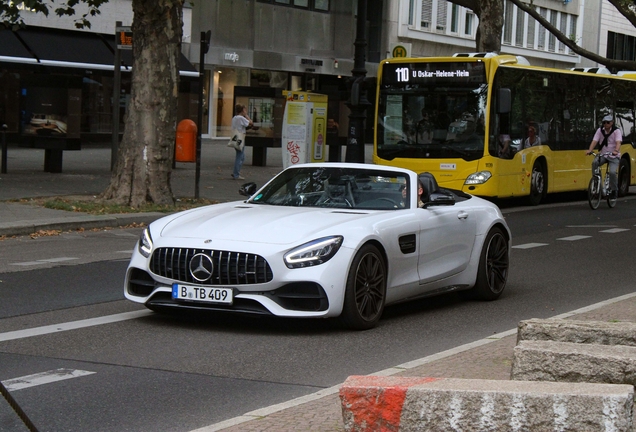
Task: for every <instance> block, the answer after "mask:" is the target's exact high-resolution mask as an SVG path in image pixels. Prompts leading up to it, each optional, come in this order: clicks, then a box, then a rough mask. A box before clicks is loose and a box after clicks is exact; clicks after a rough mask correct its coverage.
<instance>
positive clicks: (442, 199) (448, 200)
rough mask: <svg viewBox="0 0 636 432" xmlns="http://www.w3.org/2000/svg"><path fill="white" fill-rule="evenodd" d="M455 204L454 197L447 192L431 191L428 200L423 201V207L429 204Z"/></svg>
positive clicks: (429, 205)
mask: <svg viewBox="0 0 636 432" xmlns="http://www.w3.org/2000/svg"><path fill="white" fill-rule="evenodd" d="M452 205H455V197H454V196H453V195H451V194H449V193H444V192H433V193H432V194H431V196H430V198H429V200H428V202H426V203H424V208H428V207H431V206H452Z"/></svg>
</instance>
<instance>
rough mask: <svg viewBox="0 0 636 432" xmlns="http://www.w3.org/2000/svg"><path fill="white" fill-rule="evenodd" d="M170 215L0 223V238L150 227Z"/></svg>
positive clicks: (134, 214)
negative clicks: (152, 223)
mask: <svg viewBox="0 0 636 432" xmlns="http://www.w3.org/2000/svg"><path fill="white" fill-rule="evenodd" d="M167 215H168V213H119V214H112V215H103V216H101V215H99V216H67V217H63V218H53V219H49V220H48V221H47V222H42V221H41V220H40V221H33V222H5V223H0V236H20V235H30V234H34V233H36V232H38V231H44V230H60V231H70V230H76V229H80V228H83V229H93V228H116V227H122V226H126V225H131V224H134V223H137V224H144V225H148V224H149V223H151V222H153V221H155V220H157V219H159V218H161V217H163V216H167Z"/></svg>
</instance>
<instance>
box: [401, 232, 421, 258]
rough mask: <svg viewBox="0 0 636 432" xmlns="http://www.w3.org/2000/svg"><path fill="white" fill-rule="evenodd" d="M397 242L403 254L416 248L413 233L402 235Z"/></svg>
mask: <svg viewBox="0 0 636 432" xmlns="http://www.w3.org/2000/svg"><path fill="white" fill-rule="evenodd" d="M398 242H399V243H400V250H401V251H402V253H403V254H410V253H413V252H415V250H416V249H417V244H416V243H415V234H408V235H403V236H401V237H400V238H399V239H398Z"/></svg>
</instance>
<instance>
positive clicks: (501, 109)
mask: <svg viewBox="0 0 636 432" xmlns="http://www.w3.org/2000/svg"><path fill="white" fill-rule="evenodd" d="M511 110H512V93H511V92H510V89H509V88H500V89H499V90H498V91H497V114H508V113H509V112H510V111H511Z"/></svg>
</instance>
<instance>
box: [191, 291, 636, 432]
mask: <svg viewBox="0 0 636 432" xmlns="http://www.w3.org/2000/svg"><path fill="white" fill-rule="evenodd" d="M633 297H636V293H631V294H626V295H624V296H620V297H616V298H613V299H609V300H605V301H602V302H600V303H596V304H593V305H590V306H586V307H584V308H581V309H576V310H573V311H570V312H566V313H563V314H561V315H557V316H554V317H552V318H557V319H563V318H569V317H571V316H574V315H578V314H582V313H585V312H589V311H592V310H595V309H599V308H601V307H603V306H607V305H610V304H612V303H617V302H619V301H623V300H628V299H630V298H633ZM516 333H517V328H513V329H510V330H508V331H505V332H503V333H497V334H495V335H493V336H489V337H487V338H485V339H481V340H477V341H475V342H470V343H467V344H465V345H461V346H458V347H455V348H451V349H449V350H446V351H442V352H440V353H437V354H433V355H430V356H428V357H423V358H421V359H419V360H414V361H411V362H408V363H403V364H401V365H398V366H394V367H392V368H389V369H384V370H382V371H379V372H376V373H372V374H369V375H380V376H391V375H395V374H397V373H401V372H405V371H406V370H408V369H412V368H415V367H418V366H422V365H425V364H427V363H432V362H434V361H436V360H440V359H443V358H446V357H450V356H452V355H455V354H459V353H461V352H464V351H468V350H469V349H471V348H475V347H478V346H481V345H486V344H488V343H490V342H496V341H498V340H501V339H502V338H504V337H507V336H510V335H514V334H516ZM341 386H342V384H338V385H335V386H333V387H329V388H326V389H323V390H319V391H317V392H315V393H311V394H308V395H305V396H301V397H299V398H296V399H292V400H290V401H287V402H283V403H279V404H277V405H271V406H269V407H264V408H260V409H257V410H255V411H251V412H248V413H245V414H243V415H242V416H238V417H234V418H231V419H228V420H225V421H222V422H219V423H215V424H213V425H209V426H204V427H202V428H199V429H195V430H192V431H190V432H216V431H220V430H223V429H225V428H228V427H230V426H236V425H239V424H241V423H247V422H248V421H252V420H257V419H259V418H261V417H266V416H268V415H270V414H274V413H277V412H279V411H283V410H285V409H288V408H293V407H296V406H298V405H302V404H304V403H307V402H312V401H314V400H318V399H321V398H323V397H325V396H328V395H333V394H336V393H338V392H339V391H340V387H341Z"/></svg>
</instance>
